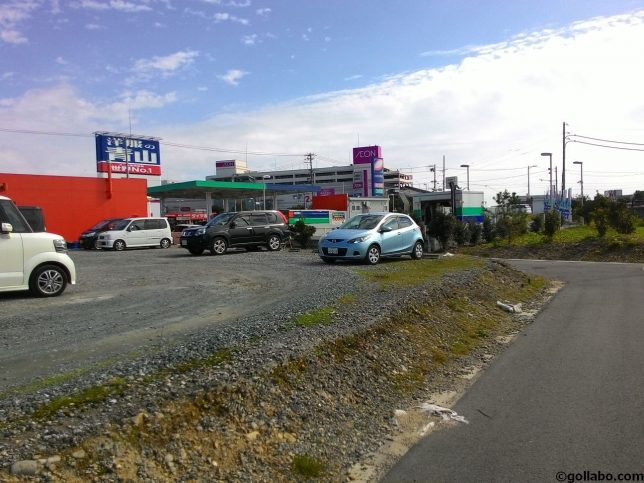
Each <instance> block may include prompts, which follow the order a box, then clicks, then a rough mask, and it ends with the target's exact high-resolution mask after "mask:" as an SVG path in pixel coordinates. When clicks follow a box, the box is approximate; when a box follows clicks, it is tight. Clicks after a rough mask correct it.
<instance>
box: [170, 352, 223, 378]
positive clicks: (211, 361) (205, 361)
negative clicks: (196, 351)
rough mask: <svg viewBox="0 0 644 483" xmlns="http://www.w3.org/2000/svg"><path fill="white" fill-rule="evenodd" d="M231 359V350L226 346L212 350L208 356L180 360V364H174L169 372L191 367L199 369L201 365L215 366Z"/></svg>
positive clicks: (179, 371)
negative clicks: (184, 360)
mask: <svg viewBox="0 0 644 483" xmlns="http://www.w3.org/2000/svg"><path fill="white" fill-rule="evenodd" d="M231 360H232V352H231V350H230V349H228V348H224V349H219V350H218V351H215V352H213V353H212V354H210V355H209V356H208V357H205V358H198V359H191V360H189V361H186V362H182V363H181V364H178V365H177V366H175V367H174V369H173V370H172V371H171V372H178V373H183V372H189V371H192V370H193V369H199V368H201V367H215V366H218V365H220V364H223V363H224V362H228V361H231Z"/></svg>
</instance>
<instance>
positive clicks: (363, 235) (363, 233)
mask: <svg viewBox="0 0 644 483" xmlns="http://www.w3.org/2000/svg"><path fill="white" fill-rule="evenodd" d="M318 254H319V255H320V258H321V259H322V260H323V261H325V262H326V263H333V262H335V261H336V260H364V262H365V263H368V264H370V265H375V264H376V263H378V262H379V261H380V258H381V257H392V256H400V255H410V256H411V257H412V258H415V259H419V258H422V256H423V235H422V234H421V231H420V227H419V226H418V225H417V224H416V222H415V221H414V220H413V219H412V218H411V217H409V216H407V215H404V214H401V213H367V214H361V215H356V216H354V217H352V218H351V219H350V220H349V221H347V222H345V223H344V224H342V225H341V226H339V227H338V228H337V229H335V230H331V231H330V232H328V233H326V234H325V235H323V236H322V238H320V241H319V243H318Z"/></svg>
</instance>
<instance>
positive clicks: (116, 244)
mask: <svg viewBox="0 0 644 483" xmlns="http://www.w3.org/2000/svg"><path fill="white" fill-rule="evenodd" d="M112 248H113V249H114V250H116V251H117V252H121V251H123V250H125V242H124V241H123V240H116V241H115V242H114V245H112Z"/></svg>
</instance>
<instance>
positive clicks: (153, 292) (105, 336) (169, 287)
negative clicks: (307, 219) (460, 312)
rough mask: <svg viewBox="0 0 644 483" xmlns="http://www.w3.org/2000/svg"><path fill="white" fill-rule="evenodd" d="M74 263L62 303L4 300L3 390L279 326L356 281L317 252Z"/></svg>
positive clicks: (172, 254)
mask: <svg viewBox="0 0 644 483" xmlns="http://www.w3.org/2000/svg"><path fill="white" fill-rule="evenodd" d="M70 256H71V257H72V258H73V260H74V262H75V264H76V269H77V275H78V284H77V285H75V286H70V287H68V289H67V291H66V292H65V293H64V294H63V295H62V296H60V297H56V298H52V299H39V298H33V297H32V296H31V295H29V294H28V293H7V294H0V304H1V307H2V310H1V311H0V334H1V337H0V348H1V350H0V375H1V376H0V391H1V390H3V389H8V388H11V387H15V386H19V385H24V384H28V383H30V382H33V381H34V380H35V379H37V378H40V377H46V376H52V375H55V374H59V373H61V372H64V371H73V370H77V369H79V368H83V367H87V366H88V365H97V364H101V363H104V362H106V361H114V360H120V359H123V358H127V357H136V356H137V355H138V354H141V353H145V352H146V351H150V350H157V349H158V348H159V347H161V348H162V347H167V346H169V345H172V344H177V343H180V342H181V341H182V340H183V338H185V337H186V336H193V337H194V336H195V334H197V335H198V334H199V332H200V331H204V330H208V331H210V332H212V331H213V330H215V331H216V330H219V329H224V328H226V329H228V330H230V329H231V328H233V329H234V330H236V329H237V328H238V327H239V328H240V330H242V329H243V327H242V326H243V324H244V323H245V321H247V320H250V319H253V323H255V324H258V323H260V322H258V321H261V323H265V324H271V323H278V322H279V321H283V320H285V319H287V318H288V317H290V316H292V314H293V313H296V312H297V311H298V310H305V309H306V307H307V306H309V305H315V304H317V303H320V301H323V300H324V298H325V297H334V296H335V294H338V293H341V292H342V291H343V290H345V291H348V290H349V289H350V288H351V287H350V285H351V283H352V280H355V274H354V273H353V271H352V269H351V267H350V266H346V265H344V266H343V265H339V266H327V265H325V264H324V263H322V262H321V261H320V259H319V257H318V256H317V254H315V253H312V252H311V251H309V250H306V251H299V252H291V251H289V250H282V251H278V252H268V251H266V250H262V251H258V252H246V251H244V250H239V251H231V252H229V253H227V254H225V255H223V256H209V255H203V256H198V257H195V256H191V255H189V254H188V253H187V251H186V250H183V249H181V248H178V247H176V246H174V247H171V248H169V249H166V250H162V249H139V250H126V251H124V252H114V251H103V250H91V251H83V250H73V251H71V252H70ZM272 321H274V322H272ZM243 336H244V337H246V336H247V333H246V332H244V334H243Z"/></svg>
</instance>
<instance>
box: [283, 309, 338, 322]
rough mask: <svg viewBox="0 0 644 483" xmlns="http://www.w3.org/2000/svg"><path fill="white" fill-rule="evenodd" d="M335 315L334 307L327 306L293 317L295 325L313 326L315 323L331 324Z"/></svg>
mask: <svg viewBox="0 0 644 483" xmlns="http://www.w3.org/2000/svg"><path fill="white" fill-rule="evenodd" d="M332 316H333V307H330V306H325V307H320V308H319V309H315V310H311V311H310V312H306V313H303V314H300V315H298V316H297V317H295V319H293V321H292V324H293V326H295V327H311V326H313V325H325V324H330V323H331V321H332Z"/></svg>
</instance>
